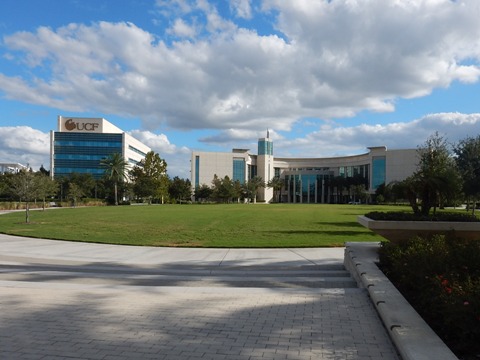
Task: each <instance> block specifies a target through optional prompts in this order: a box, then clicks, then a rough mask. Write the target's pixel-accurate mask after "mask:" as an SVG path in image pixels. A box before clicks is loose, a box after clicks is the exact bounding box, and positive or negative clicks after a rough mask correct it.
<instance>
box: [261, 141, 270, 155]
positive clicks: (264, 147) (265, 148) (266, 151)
mask: <svg viewBox="0 0 480 360" xmlns="http://www.w3.org/2000/svg"><path fill="white" fill-rule="evenodd" d="M258 155H273V142H272V141H268V140H265V139H261V140H259V141H258Z"/></svg>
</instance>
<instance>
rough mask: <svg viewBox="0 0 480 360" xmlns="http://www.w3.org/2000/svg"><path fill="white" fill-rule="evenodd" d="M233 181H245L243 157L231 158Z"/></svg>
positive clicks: (241, 182)
mask: <svg viewBox="0 0 480 360" xmlns="http://www.w3.org/2000/svg"><path fill="white" fill-rule="evenodd" d="M233 181H239V182H240V184H244V183H245V159H243V158H238V159H233Z"/></svg>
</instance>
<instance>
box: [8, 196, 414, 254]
mask: <svg viewBox="0 0 480 360" xmlns="http://www.w3.org/2000/svg"><path fill="white" fill-rule="evenodd" d="M391 209H392V208H391V207H387V206H368V205H320V204H309V205H307V204H272V205H264V204H257V205H253V204H250V205H245V204H229V205H161V206H154V205H152V206H117V207H113V206H110V207H86V208H75V209H73V208H71V209H56V210H47V211H31V212H30V224H25V213H24V212H23V211H22V212H15V213H10V214H5V215H1V216H0V232H1V233H5V234H12V235H20V236H28V237H40V238H47V239H63V240H73V241H86V242H97V243H110V244H124V245H148V246H189V247H232V248H248V247H262V248H269V247H324V246H343V244H344V243H345V242H347V241H380V240H382V239H383V238H381V237H379V236H377V235H375V234H373V233H372V232H371V231H370V230H368V229H365V228H364V227H362V226H361V225H359V224H358V223H357V215H363V214H365V213H367V212H369V211H373V210H376V211H387V210H391ZM395 209H397V210H403V209H406V208H400V209H399V207H395Z"/></svg>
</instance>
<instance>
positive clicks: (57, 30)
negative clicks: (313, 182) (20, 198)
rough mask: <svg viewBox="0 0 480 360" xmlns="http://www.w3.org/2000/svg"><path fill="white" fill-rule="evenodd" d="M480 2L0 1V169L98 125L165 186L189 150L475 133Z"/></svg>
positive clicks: (479, 117) (408, 140) (360, 143)
mask: <svg viewBox="0 0 480 360" xmlns="http://www.w3.org/2000/svg"><path fill="white" fill-rule="evenodd" d="M478 19H480V1H478V0H388V1H385V0H295V1H293V0H216V1H214V0H171V1H168V0H156V1H155V0H42V1H40V0H1V1H0V162H18V163H22V164H25V165H26V164H28V165H29V166H31V167H33V168H34V169H38V168H39V167H40V166H41V165H43V166H44V167H45V168H46V169H49V168H50V161H49V151H50V140H49V131H50V130H57V129H56V126H57V116H58V115H63V116H71V117H75V116H79V117H103V118H105V119H107V120H108V121H110V122H111V123H113V124H114V125H116V126H118V127H120V128H121V129H123V130H124V131H126V132H128V133H130V134H131V135H133V136H134V137H136V138H137V139H139V140H141V141H143V142H144V143H145V144H147V145H149V146H150V147H151V148H152V150H154V151H155V152H157V153H159V154H160V156H161V157H162V158H164V159H165V160H166V162H167V164H168V168H167V170H168V174H169V175H170V176H171V177H174V176H179V177H181V178H190V157H191V152H192V151H193V150H200V151H222V152H230V151H231V150H232V149H233V148H247V149H251V153H253V154H256V152H257V141H258V138H260V137H265V136H266V134H267V130H268V132H269V134H270V138H272V139H273V141H274V155H275V156H276V157H334V156H345V155H355V154H361V153H365V152H367V151H368V150H367V148H368V147H371V146H381V145H385V146H387V149H406V148H417V147H418V146H420V145H422V144H423V143H425V141H426V140H427V139H428V137H430V136H432V135H433V134H434V133H435V132H438V134H439V135H441V136H444V137H445V138H446V139H447V140H448V141H449V142H450V143H451V144H455V143H457V142H458V141H460V140H462V139H465V138H467V137H476V136H478V135H479V134H480V83H479V80H480V21H478Z"/></svg>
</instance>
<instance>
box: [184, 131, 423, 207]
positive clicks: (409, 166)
mask: <svg viewBox="0 0 480 360" xmlns="http://www.w3.org/2000/svg"><path fill="white" fill-rule="evenodd" d="M367 149H368V151H367V152H366V153H364V154H360V155H352V156H342V157H329V158H277V157H274V156H273V141H272V139H270V138H269V136H268V134H267V137H266V138H261V139H259V140H258V153H257V154H256V155H255V154H252V153H250V151H249V150H248V149H233V151H232V152H231V153H224V152H204V151H193V152H192V158H191V182H192V186H193V187H194V188H195V187H198V186H201V185H203V184H207V185H210V184H211V182H212V179H213V177H214V176H215V175H217V176H218V177H220V178H223V177H225V176H228V177H229V178H230V179H232V180H234V181H236V180H238V181H239V182H240V183H241V184H244V183H246V182H247V181H248V180H249V179H252V178H253V177H255V176H259V177H261V178H262V179H263V181H265V182H268V181H270V180H271V179H272V178H273V177H275V176H276V177H279V178H280V179H282V180H283V183H284V186H283V188H282V190H281V192H280V194H281V195H280V196H279V199H278V200H279V201H281V202H287V203H341V202H346V201H347V202H348V199H346V198H345V196H346V195H342V194H341V193H340V192H339V191H337V189H336V183H335V180H334V179H336V178H337V179H338V177H342V178H345V179H349V178H350V179H353V178H355V179H357V180H358V179H359V178H360V179H362V183H363V185H365V189H366V191H367V192H368V193H369V194H374V193H375V191H376V190H377V188H378V187H379V186H380V185H382V184H389V183H391V182H393V181H401V180H404V179H405V178H407V177H408V176H410V175H412V174H413V172H414V171H415V169H416V165H417V150H416V149H401V150H400V149H399V150H387V148H386V146H375V147H369V148H367ZM273 197H274V194H273V189H272V188H269V187H265V188H261V189H260V190H259V192H258V194H257V198H258V200H260V201H265V202H271V201H273V200H274V199H273Z"/></svg>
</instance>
